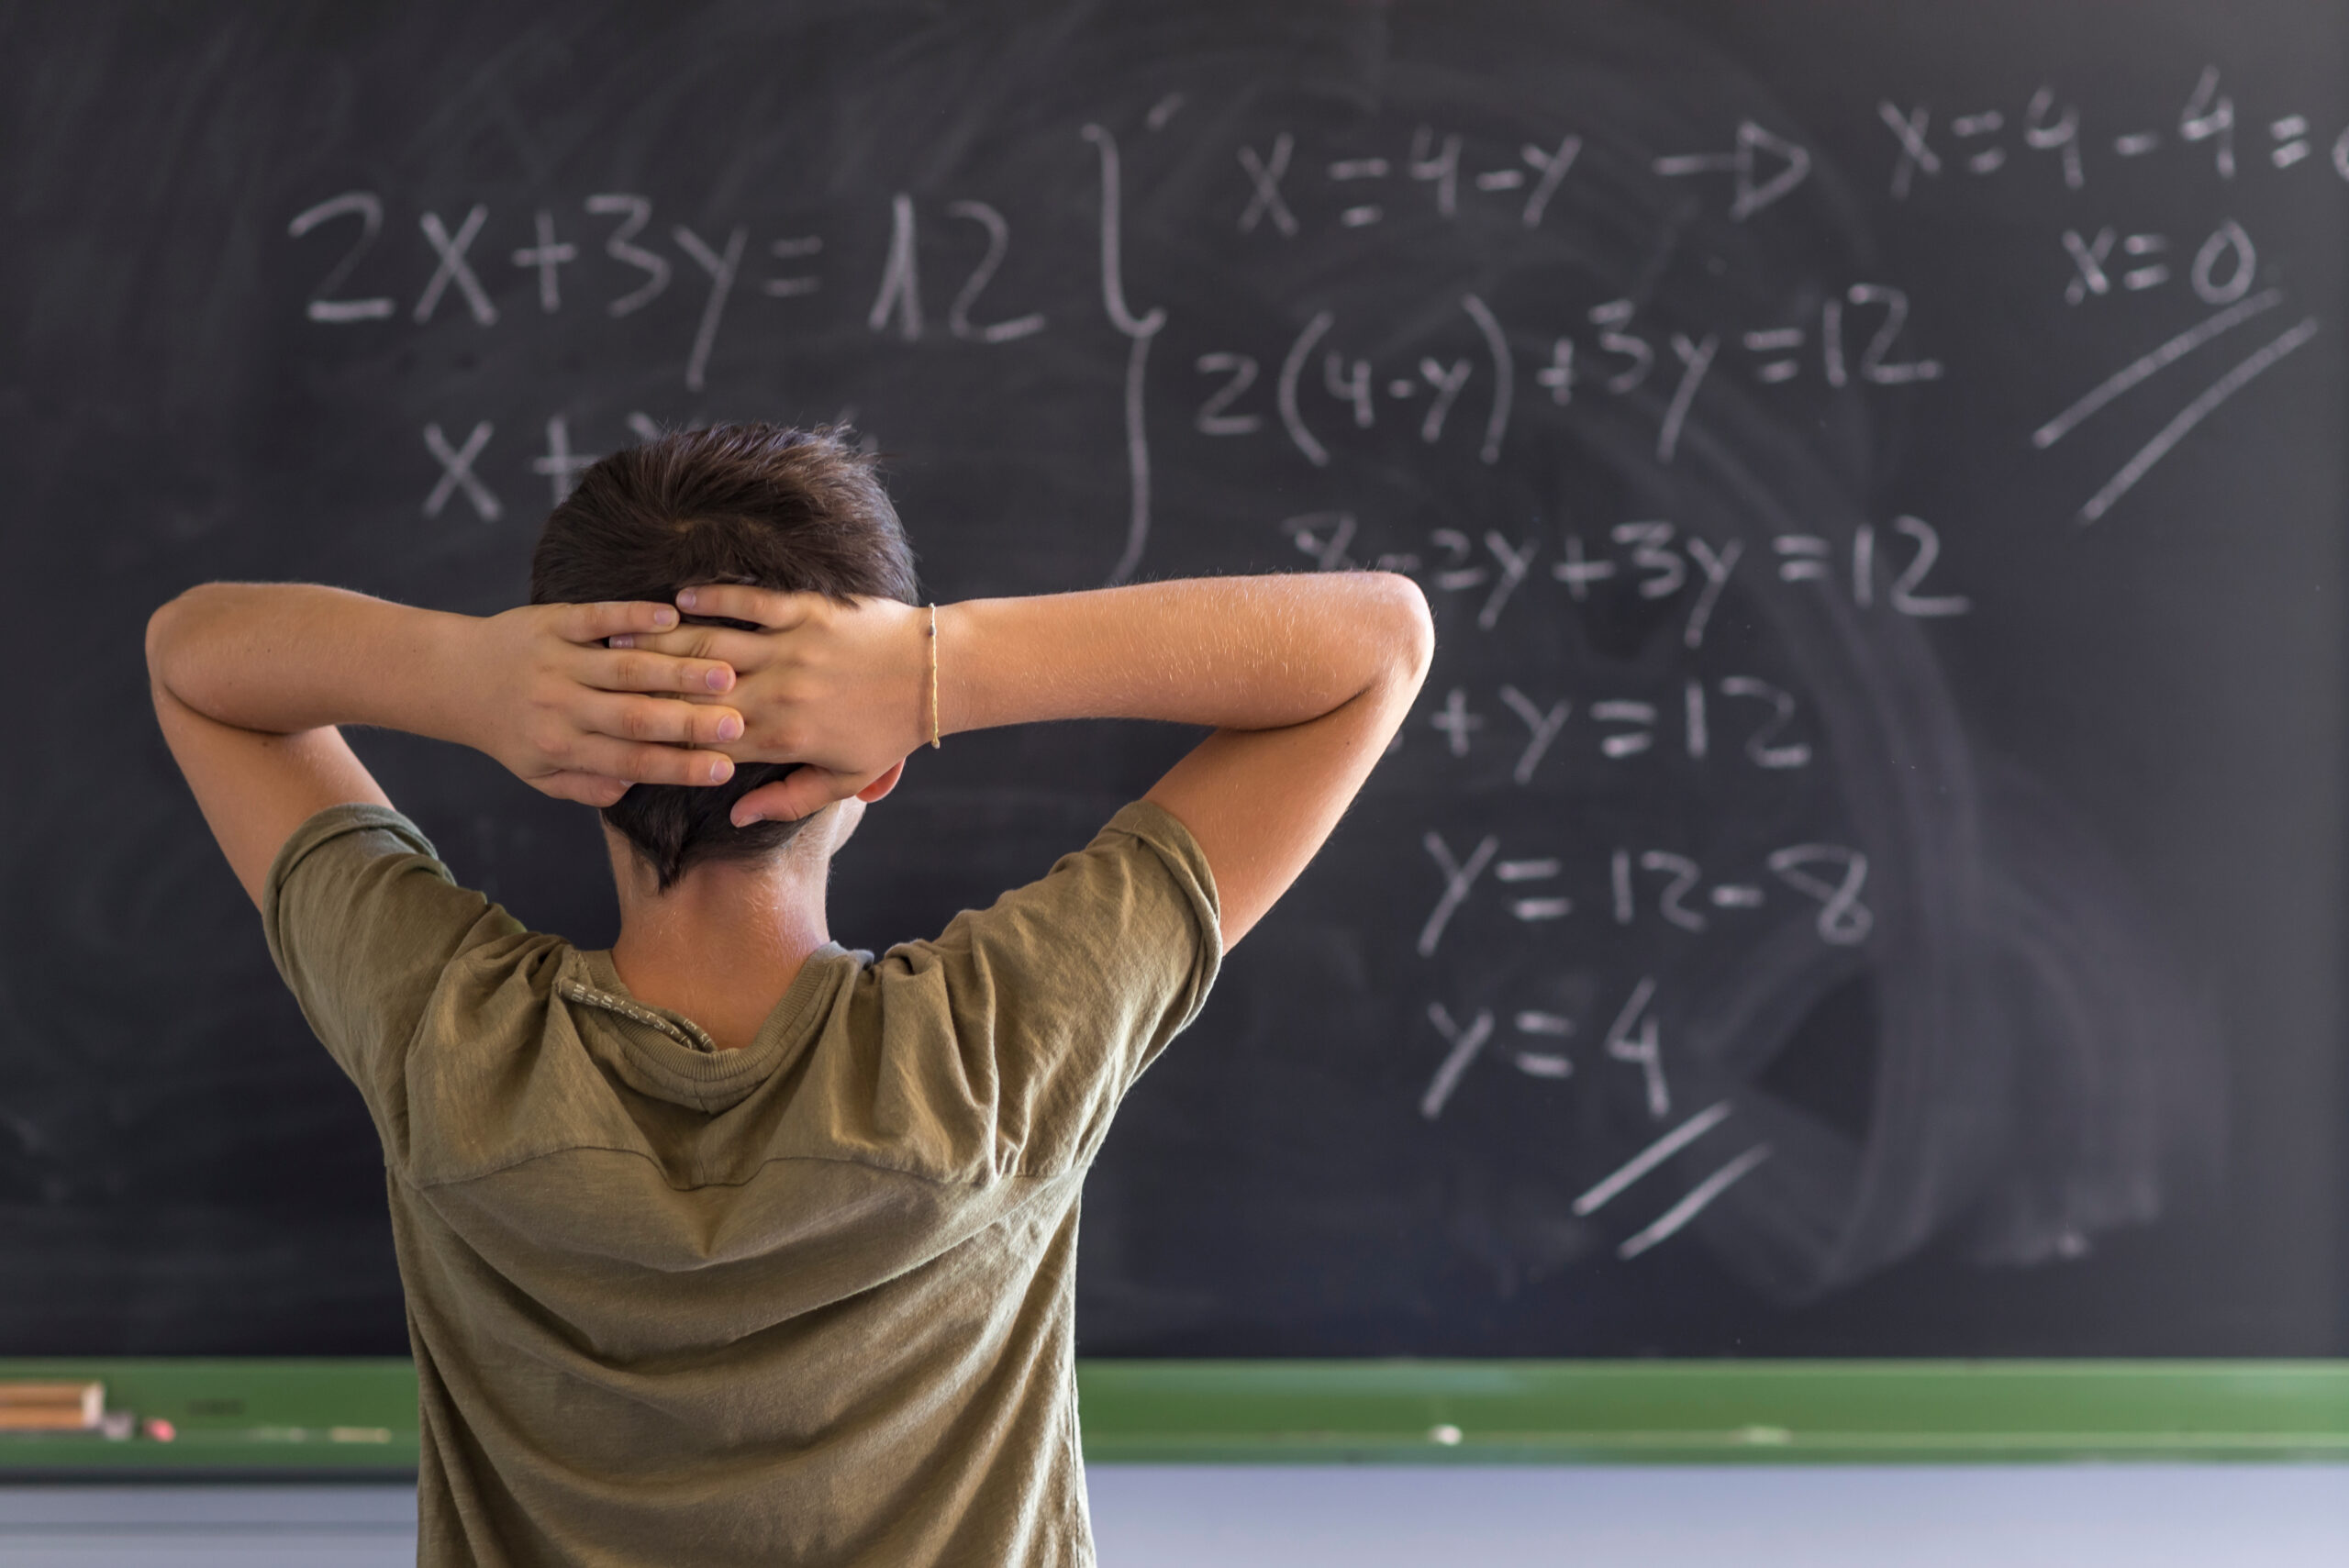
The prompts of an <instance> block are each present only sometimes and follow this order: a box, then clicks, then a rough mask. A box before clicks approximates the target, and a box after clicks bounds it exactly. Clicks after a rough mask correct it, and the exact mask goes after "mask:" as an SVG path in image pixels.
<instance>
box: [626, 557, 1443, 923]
mask: <svg viewBox="0 0 2349 1568" xmlns="http://www.w3.org/2000/svg"><path fill="white" fill-rule="evenodd" d="M689 592H691V593H692V595H694V598H693V601H692V602H691V603H688V602H687V598H686V595H684V594H681V595H679V596H678V603H679V604H680V606H684V607H685V608H686V609H688V610H691V611H693V612H694V613H696V614H698V615H706V616H716V617H725V618H729V619H739V620H753V621H757V622H758V623H759V624H761V625H763V626H766V627H768V628H771V629H770V630H768V631H766V632H763V633H749V632H740V631H733V630H729V629H725V628H704V627H686V628H680V629H679V630H678V631H676V632H673V633H670V634H667V635H666V636H662V637H657V638H650V639H648V638H638V639H635V641H636V642H637V643H638V644H639V645H640V646H645V647H651V648H659V649H661V650H662V651H669V652H693V653H699V654H702V655H704V656H706V657H710V658H717V659H723V660H726V661H728V662H729V663H730V664H732V665H733V667H734V668H736V669H737V670H739V671H740V673H741V675H742V686H741V688H740V690H739V691H738V692H737V693H736V694H735V695H733V696H732V697H731V698H730V699H729V700H730V701H733V702H734V703H735V704H736V705H737V706H740V708H741V709H742V711H743V714H744V717H745V720H746V722H747V723H748V724H749V726H750V731H749V733H748V734H747V735H746V736H745V738H744V739H743V740H741V741H740V743H737V744H735V745H732V746H729V748H728V750H729V751H730V752H731V753H732V754H733V755H734V756H736V757H737V758H739V759H740V760H742V761H745V762H748V761H753V760H756V761H777V762H804V763H807V764H809V765H808V766H807V767H803V768H802V770H801V771H800V772H799V773H794V774H793V775H792V776H791V777H789V778H787V779H785V780H784V781H782V782H781V783H778V784H773V785H770V786H768V787H767V788H766V789H763V790H760V791H757V792H754V793H753V794H751V795H747V796H745V797H744V798H743V800H742V801H741V802H740V803H739V804H738V805H737V806H736V808H735V819H736V821H737V822H741V821H745V820H750V819H753V818H754V817H755V816H756V815H758V814H762V813H763V814H766V815H773V816H804V815H806V814H807V812H809V811H812V810H815V809H818V807H820V806H825V805H828V804H829V803H830V802H831V801H834V800H838V799H841V798H844V797H845V796H847V795H852V794H854V793H856V791H857V790H858V789H861V788H863V786H865V785H866V784H870V783H871V782H873V780H874V778H876V777H877V776H879V775H880V774H881V773H884V772H885V771H886V770H887V768H889V767H890V766H891V765H893V764H894V763H896V762H897V761H898V759H899V758H901V757H903V756H904V755H905V754H906V753H907V751H909V750H911V749H912V748H914V747H917V746H918V745H920V744H922V743H923V742H925V741H927V740H929V739H930V729H929V714H930V708H929V680H930V652H931V649H930V645H929V640H928V637H927V628H928V625H929V612H928V611H927V610H923V609H918V608H914V607H912V606H904V605H896V604H891V603H886V602H884V601H875V600H866V601H861V602H860V603H858V604H857V605H855V606H841V605H837V604H833V603H831V602H829V601H827V600H824V599H822V598H820V597H818V596H816V595H779V594H769V593H763V592H762V591H761V590H757V589H748V588H737V587H732V586H728V585H722V584H720V585H714V586H709V587H704V588H699V589H696V590H690V591H689ZM937 617H938V620H937V624H938V638H937V647H936V650H935V651H936V654H937V668H938V673H939V685H938V720H939V728H940V730H941V733H950V734H951V733H953V732H956V731H960V730H966V729H980V728H989V727H991V726H995V725H1003V724H1025V723H1032V722H1036V721H1039V720H1045V719H1061V718H1153V719H1166V720H1172V721H1175V722H1177V723H1186V724H1197V725H1204V726H1208V727H1209V728H1213V729H1214V730H1215V731H1216V733H1215V734H1213V735H1211V736H1209V737H1208V739H1207V740H1204V741H1202V742H1201V743H1200V745H1199V746H1198V747H1197V749H1196V750H1194V751H1192V752H1191V753H1190V754H1189V755H1188V756H1186V757H1185V758H1184V759H1183V760H1182V761H1181V762H1178V763H1176V764H1175V767H1174V769H1173V770H1172V771H1170V772H1169V773H1167V774H1166V776H1165V777H1164V778H1163V779H1161V780H1160V781H1159V782H1158V783H1157V784H1156V785H1154V786H1153V787H1152V789H1151V791H1150V793H1149V795H1148V798H1149V799H1151V800H1153V801H1155V802H1157V803H1158V804H1159V805H1161V806H1164V807H1165V808H1166V809H1167V810H1168V811H1170V812H1172V813H1173V814H1174V815H1175V817H1176V818H1178V819H1179V820H1180V821H1181V822H1182V823H1183V825H1184V826H1185V827H1186V828H1189V829H1190V831H1191V834H1192V836H1193V837H1194V838H1195V839H1197V840H1198V843H1199V847H1200V849H1201V850H1202V851H1204V852H1205V853H1206V855H1207V859H1208V866H1209V867H1210V869H1211V870H1212V871H1213V873H1214V874H1215V881H1216V888H1217V895H1218V899H1219V903H1220V905H1221V908H1222V921H1223V932H1222V935H1223V941H1224V945H1225V946H1226V947H1229V946H1230V944H1232V943H1233V942H1236V941H1238V940H1240V938H1241V936H1242V935H1244V934H1245V933H1246V932H1247V931H1248V929H1250V928H1251V927H1252V926H1253V925H1254V924H1255V923H1256V921H1257V920H1258V919H1260V918H1262V917H1263V916H1264V912H1265V911H1266V910H1267V909H1269V908H1270V907H1271V906H1272V905H1273V903H1274V901H1275V899H1277V898H1278V897H1279V896H1280V895H1282V894H1283V893H1284V892H1286V890H1287V888H1288V885H1289V884H1290V883H1292V882H1294V881H1295V880H1296V878H1297V873H1300V872H1301V871H1303V870H1304V869H1305V866H1306V863H1307V862H1309V861H1310V860H1311V859H1312V858H1313V855H1314V852H1315V851H1318V850H1319V848H1320V847H1321V844H1322V841H1323V840H1325V839H1327V838H1328V837H1329V834H1330V829H1331V828H1334V827H1335V826H1336V825H1337V822H1338V818H1339V817H1341V815H1343V814H1344V811H1345V808H1346V806H1347V805H1348V804H1349V803H1350V802H1351V801H1352V800H1353V796H1354V794H1355V792H1356V791H1357V790H1359V789H1360V788H1361V787H1362V784H1363V781H1364V779H1365V778H1367V777H1368V776H1369V773H1370V770H1371V768H1372V767H1373V766H1374V765H1375V763H1376V762H1377V761H1378V759H1379V758H1380V757H1381V756H1382V755H1383V754H1385V751H1386V744H1387V742H1388V741H1389V740H1391V739H1392V738H1393V737H1394V734H1395V731H1396V729H1397V728H1399V727H1400V725H1401V724H1402V721H1403V718H1404V716H1405V715H1406V714H1407V713H1408V710H1409V707H1410V704H1411V701H1412V699H1413V698H1414V697H1415V696H1416V695H1418V692H1419V684H1420V682H1421V681H1422V680H1424V679H1425V678H1426V674H1427V669H1428V663H1429V661H1430V660H1431V657H1432V655H1433V651H1434V632H1433V629H1432V627H1431V623H1430V621H1429V618H1428V611H1427V602H1426V600H1425V599H1424V598H1423V597H1422V596H1421V595H1420V593H1419V587H1418V585H1417V584H1414V583H1412V582H1411V581H1410V580H1409V579H1408V578H1404V577H1399V576H1395V575H1391V574H1389V573H1319V574H1313V575H1295V576H1276V577H1236V578H1206V579H1197V580H1192V581H1187V582H1175V583H1158V584H1146V585H1142V586H1137V587H1131V588H1105V589H1101V590H1098V591H1097V592H1093V593H1083V594H1062V595H1048V596H1043V597H1038V598H1027V599H988V600H974V601H970V602H968V603H964V604H957V605H946V606H940V608H939V610H938V612H937Z"/></svg>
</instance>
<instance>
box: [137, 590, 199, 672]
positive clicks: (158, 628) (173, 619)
mask: <svg viewBox="0 0 2349 1568" xmlns="http://www.w3.org/2000/svg"><path fill="white" fill-rule="evenodd" d="M209 587H211V584H198V585H196V586H195V587H193V588H190V589H188V590H186V591H185V592H184V593H182V594H180V595H178V596H177V597H175V598H171V599H166V600H164V601H163V602H162V603H161V605H158V606H156V607H155V613H154V614H153V615H150V616H149V617H147V678H148V679H149V680H150V682H152V683H153V684H156V685H158V686H161V687H162V688H163V689H165V690H167V691H168V690H171V689H172V681H171V672H172V667H173V663H174V662H177V659H178V656H179V654H180V652H181V651H182V650H183V649H184V648H185V647H186V645H187V634H188V629H189V618H190V616H191V614H192V613H193V612H194V610H195V606H196V602H197V601H198V600H199V599H200V598H202V597H203V595H205V593H206V590H207V589H208V588H209Z"/></svg>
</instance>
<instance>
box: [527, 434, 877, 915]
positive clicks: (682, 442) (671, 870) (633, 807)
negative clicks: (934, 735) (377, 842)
mask: <svg viewBox="0 0 2349 1568" xmlns="http://www.w3.org/2000/svg"><path fill="white" fill-rule="evenodd" d="M703 583H747V584H754V585H756V586H758V587H762V588H775V589H781V590H783V591H785V592H787V593H817V594H822V595H825V596H826V597H828V598H831V599H837V600H841V601H843V602H845V601H847V600H849V599H852V598H885V599H896V600H897V601H899V602H900V603H903V604H912V603H913V602H914V592H915V584H914V563H913V551H912V550H911V549H910V548H909V547H908V546H907V543H906V532H905V528H904V526H903V525H902V524H900V523H899V522H898V520H897V510H896V507H895V506H891V505H890V504H889V495H888V492H887V491H885V490H884V489H883V488H882V486H881V480H880V476H879V474H878V473H877V472H876V468H875V464H874V459H873V458H872V457H871V456H870V455H868V454H867V453H865V452H863V451H860V450H858V449H857V448H856V447H854V446H852V445H851V444H850V441H849V439H847V432H845V431H842V430H838V429H834V428H829V427H820V428H816V429H812V430H801V429H791V428H785V427H783V426H778V425H763V424H760V425H723V426H719V427H718V428H714V429H707V430H678V431H674V432H672V433H670V434H668V435H664V436H662V437H660V438H659V439H656V440H651V441H647V442H646V443H644V444H643V445H642V446H639V447H631V448H629V449H627V450H622V451H617V452H614V453H613V454H612V455H611V456H609V457H607V458H605V459H603V460H602V461H601V462H597V463H596V464H595V465H594V466H593V467H591V468H589V469H588V470H587V471H586V472H585V473H583V474H581V475H580V478H579V485H578V488H576V489H575V490H573V492H572V493H571V495H570V496H569V498H568V499H566V500H565V501H563V503H562V505H561V506H557V507H555V509H554V511H553V513H552V514H551V516H550V517H548V518H547V521H546V527H545V528H543V529H541V530H540V534H539V545H538V549H537V550H536V551H535V552H534V553H533V554H532V556H531V558H530V602H531V603H532V604H534V605H578V604H596V603H601V602H604V601H607V600H615V599H655V600H660V601H662V602H664V603H665V602H668V601H671V600H674V598H675V597H676V596H677V590H678V589H680V588H687V587H692V586H694V585H696V584H703ZM685 618H686V619H687V620H692V621H703V620H707V619H709V618H712V617H694V616H689V617H685ZM722 624H729V625H730V624H738V623H731V622H728V623H722ZM794 767H796V763H773V762H751V763H746V764H744V765H742V766H740V767H737V768H736V769H735V770H734V776H733V777H732V778H731V779H729V780H728V781H727V782H726V783H725V784H718V785H714V786H707V787H698V788H697V787H694V786H691V785H685V784H635V785H632V786H631V787H630V788H629V792H628V793H627V794H626V795H622V796H621V797H620V798H619V801H618V803H617V804H616V805H613V806H607V807H605V809H604V820H605V821H607V822H609V823H610V824H611V825H612V826H613V827H614V828H618V830H619V833H620V836H621V837H622V838H624V839H626V840H628V841H629V844H630V845H631V846H633V847H634V848H635V850H636V851H637V852H638V854H640V855H641V856H642V857H643V859H644V860H645V862H647V863H648V864H649V865H651V868H652V871H653V873H654V874H655V875H657V876H658V877H659V878H660V885H661V889H662V891H663V892H666V891H668V889H669V888H670V887H671V886H672V885H674V884H675V882H676V881H677V879H678V878H679V877H680V876H683V875H684V874H685V872H686V871H687V870H689V869H690V868H692V867H693V866H695V865H697V864H699V863H701V862H704V861H743V860H757V859H760V858H763V857H764V856H766V855H768V854H770V853H772V852H773V851H775V850H777V849H780V848H781V847H782V846H783V845H784V844H785V842H787V841H788V840H790V838H791V836H792V835H793V834H794V833H795V832H796V831H797V830H798V828H799V824H798V823H796V822H760V823H754V824H752V825H751V827H748V828H736V827H735V826H734V825H733V823H732V822H731V820H729V816H728V814H729V812H730V811H731V810H732V808H733V806H734V803H735V802H736V801H737V800H740V798H741V797H742V796H743V795H747V794H749V793H750V792H751V791H752V790H754V789H757V788H758V787H759V786H760V785H762V784H772V783H774V781H775V780H776V779H779V778H782V777H783V776H785V774H787V773H790V772H791V771H792V770H793V768H794Z"/></svg>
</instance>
